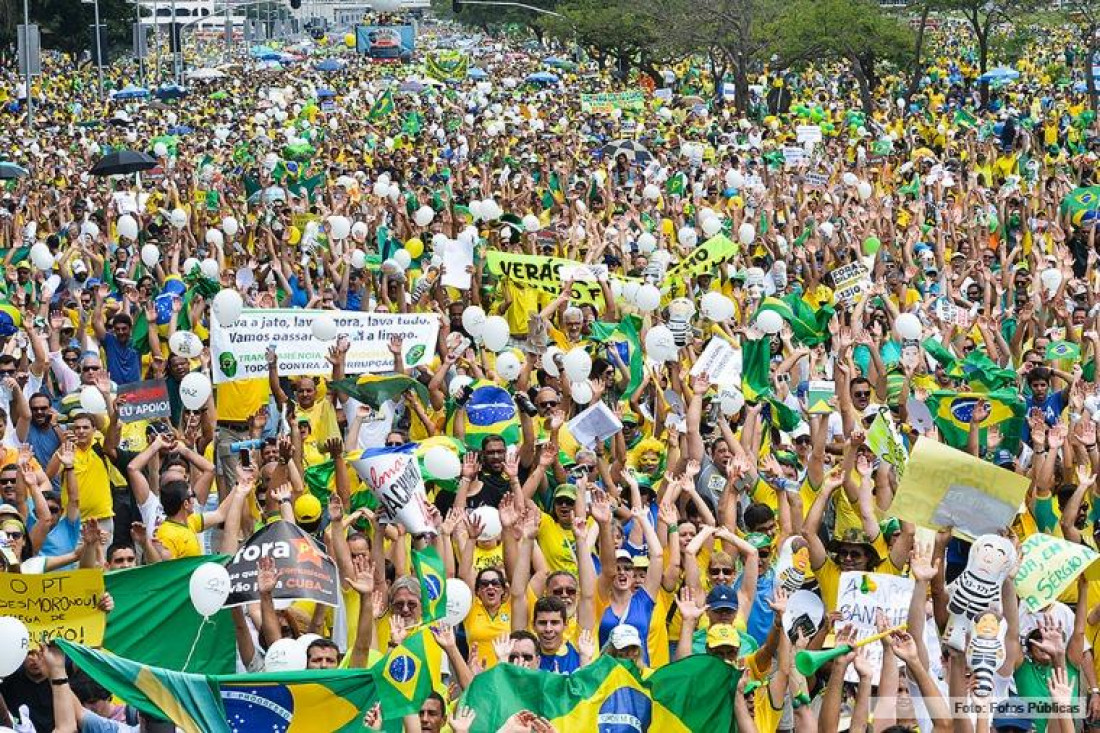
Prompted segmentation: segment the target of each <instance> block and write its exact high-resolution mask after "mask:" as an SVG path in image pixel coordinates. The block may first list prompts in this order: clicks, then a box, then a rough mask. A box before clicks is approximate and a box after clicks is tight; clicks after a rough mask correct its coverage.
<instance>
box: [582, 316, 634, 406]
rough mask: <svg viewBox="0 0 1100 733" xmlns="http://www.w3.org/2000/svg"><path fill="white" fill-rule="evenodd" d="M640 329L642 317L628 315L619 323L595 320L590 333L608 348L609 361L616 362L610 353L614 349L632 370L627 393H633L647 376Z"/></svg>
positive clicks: (595, 339)
mask: <svg viewBox="0 0 1100 733" xmlns="http://www.w3.org/2000/svg"><path fill="white" fill-rule="evenodd" d="M639 330H641V319H640V318H638V316H636V315H626V316H623V319H622V320H621V321H619V322H618V323H604V322H603V321H595V322H593V324H592V331H591V333H590V336H591V338H592V340H593V341H595V342H597V343H602V344H603V345H604V347H605V348H606V349H607V351H608V361H611V362H612V363H613V364H614V361H613V360H612V359H611V354H610V352H611V351H612V350H614V352H615V353H616V354H617V355H618V357H619V359H620V360H621V361H622V362H623V364H625V365H626V367H627V369H628V370H629V371H630V383H629V384H628V385H627V386H626V390H625V391H624V392H623V393H624V394H626V395H631V394H633V393H634V390H636V389H638V385H640V384H641V383H642V379H643V378H644V377H645V360H644V357H643V355H642V339H641V337H640V336H639V335H638V332H639Z"/></svg>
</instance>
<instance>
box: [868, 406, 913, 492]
mask: <svg viewBox="0 0 1100 733" xmlns="http://www.w3.org/2000/svg"><path fill="white" fill-rule="evenodd" d="M867 447H868V448H870V449H871V451H872V452H874V454H875V455H876V456H878V458H880V459H881V460H883V461H886V462H887V463H889V464H890V465H891V466H893V467H894V470H896V471H897V473H898V478H901V477H902V476H904V475H905V462H906V460H908V458H909V451H908V450H906V448H905V442H904V441H902V439H901V434H900V433H899V432H898V429H897V426H896V425H894V421H893V420H891V419H890V413H889V410H885V409H883V410H882V411H880V412H879V414H877V415H875V420H874V422H872V423H871V427H870V428H868V429H867Z"/></svg>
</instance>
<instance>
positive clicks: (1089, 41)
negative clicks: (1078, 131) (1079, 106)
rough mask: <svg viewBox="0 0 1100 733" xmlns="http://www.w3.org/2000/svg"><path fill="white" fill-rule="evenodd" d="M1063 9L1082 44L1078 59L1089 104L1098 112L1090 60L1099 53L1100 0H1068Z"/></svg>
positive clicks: (1099, 104) (1099, 109)
mask: <svg viewBox="0 0 1100 733" xmlns="http://www.w3.org/2000/svg"><path fill="white" fill-rule="evenodd" d="M1065 9H1066V10H1068V11H1069V15H1070V20H1072V21H1073V22H1074V24H1075V25H1076V26H1077V31H1078V35H1079V37H1080V39H1081V45H1082V46H1084V54H1080V55H1081V58H1080V60H1079V61H1080V63H1081V65H1082V67H1083V68H1084V70H1085V89H1086V90H1087V91H1088V93H1089V106H1090V107H1092V110H1093V111H1094V112H1100V99H1098V97H1100V95H1098V94H1097V89H1096V77H1095V76H1093V75H1092V60H1093V59H1094V58H1096V56H1097V54H1098V53H1100V37H1098V36H1100V0H1069V1H1068V2H1067V3H1066V5H1065ZM1075 60H1076V59H1075Z"/></svg>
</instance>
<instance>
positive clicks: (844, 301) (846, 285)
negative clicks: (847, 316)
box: [829, 262, 871, 308]
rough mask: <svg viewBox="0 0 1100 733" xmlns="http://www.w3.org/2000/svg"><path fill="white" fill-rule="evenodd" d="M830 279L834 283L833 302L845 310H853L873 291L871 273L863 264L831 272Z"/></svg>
mask: <svg viewBox="0 0 1100 733" xmlns="http://www.w3.org/2000/svg"><path fill="white" fill-rule="evenodd" d="M829 278H830V279H831V280H832V282H833V301H834V302H835V303H836V304H837V305H839V306H841V307H843V308H851V307H852V306H853V305H855V304H856V303H858V302H859V301H860V299H861V298H862V297H863V294H864V293H866V292H867V291H868V290H870V289H871V278H870V272H869V271H868V270H867V266H866V265H864V264H863V263H862V262H850V263H848V264H847V265H841V266H840V267H838V268H836V269H834V270H830V271H829Z"/></svg>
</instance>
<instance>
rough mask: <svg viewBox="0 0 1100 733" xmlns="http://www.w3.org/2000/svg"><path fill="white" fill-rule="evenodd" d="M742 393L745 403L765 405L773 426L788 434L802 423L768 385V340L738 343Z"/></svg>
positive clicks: (769, 352) (769, 354) (769, 380)
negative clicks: (767, 406) (767, 407)
mask: <svg viewBox="0 0 1100 733" xmlns="http://www.w3.org/2000/svg"><path fill="white" fill-rule="evenodd" d="M741 393H742V394H743V395H744V396H745V401H746V402H761V401H763V402H767V403H768V405H769V409H768V411H767V413H768V414H769V415H770V420H771V423H772V425H774V426H775V427H777V428H779V429H780V430H782V431H783V432H790V431H791V430H794V429H795V426H797V425H798V423H800V422H801V421H802V418H801V417H799V415H798V413H797V412H795V411H794V410H792V409H791V408H789V407H787V405H786V404H785V403H784V402H783V401H782V400H779V399H776V397H775V391H774V390H773V389H772V386H771V342H770V341H769V339H766V338H764V339H758V340H756V341H750V340H748V339H746V340H745V341H743V342H742V343H741Z"/></svg>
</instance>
